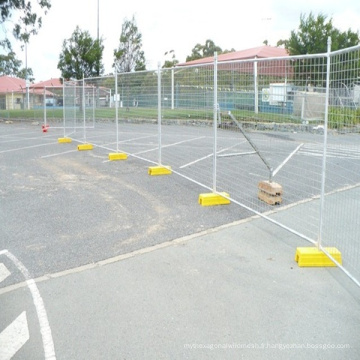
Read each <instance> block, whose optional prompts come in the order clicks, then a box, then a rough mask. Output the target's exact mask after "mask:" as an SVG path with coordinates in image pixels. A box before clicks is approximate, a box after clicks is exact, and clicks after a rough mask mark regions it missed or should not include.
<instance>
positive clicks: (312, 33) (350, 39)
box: [284, 13, 360, 55]
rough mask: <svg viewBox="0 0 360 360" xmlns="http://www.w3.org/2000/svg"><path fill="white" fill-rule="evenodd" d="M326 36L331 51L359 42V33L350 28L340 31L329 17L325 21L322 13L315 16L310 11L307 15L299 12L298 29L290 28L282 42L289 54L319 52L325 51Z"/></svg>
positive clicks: (325, 17)
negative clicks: (288, 33) (286, 37)
mask: <svg viewBox="0 0 360 360" xmlns="http://www.w3.org/2000/svg"><path fill="white" fill-rule="evenodd" d="M328 37H330V38H331V49H332V50H333V51H334V50H341V49H345V48H347V47H350V46H355V45H358V44H359V42H360V38H359V33H355V32H353V31H351V29H349V30H347V31H344V32H341V31H340V30H339V29H337V28H335V27H334V25H333V22H332V19H331V18H330V19H329V20H328V21H327V16H326V15H324V14H319V15H318V16H317V17H315V16H314V15H313V13H310V14H309V15H308V17H306V16H305V15H304V14H301V16H300V25H299V28H298V31H295V30H292V31H291V34H290V38H289V39H288V40H286V41H284V43H285V47H286V49H287V50H288V51H289V54H290V55H302V54H320V53H325V52H326V51H327V39H328Z"/></svg>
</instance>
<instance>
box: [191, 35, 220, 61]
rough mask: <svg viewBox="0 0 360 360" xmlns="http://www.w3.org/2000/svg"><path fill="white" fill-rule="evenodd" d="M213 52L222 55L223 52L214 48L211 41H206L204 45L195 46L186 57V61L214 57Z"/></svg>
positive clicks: (216, 47)
mask: <svg viewBox="0 0 360 360" xmlns="http://www.w3.org/2000/svg"><path fill="white" fill-rule="evenodd" d="M215 52H217V53H218V55H219V54H222V53H223V51H222V49H221V48H220V47H219V46H216V45H215V43H214V42H213V41H212V40H206V41H205V44H204V45H201V44H199V43H198V44H196V45H195V46H194V48H193V49H192V51H191V55H189V56H187V57H186V61H193V60H197V59H203V58H206V57H211V56H214V54H215Z"/></svg>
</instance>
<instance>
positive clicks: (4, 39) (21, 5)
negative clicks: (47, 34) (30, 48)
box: [0, 0, 51, 51]
mask: <svg viewBox="0 0 360 360" xmlns="http://www.w3.org/2000/svg"><path fill="white" fill-rule="evenodd" d="M36 6H37V7H38V8H39V9H40V10H41V11H44V13H45V14H46V13H47V11H48V10H49V9H50V8H51V0H37V1H34V0H27V1H25V0H0V26H1V28H2V30H3V31H2V32H1V35H0V46H1V47H3V48H4V49H8V50H9V51H11V42H10V40H9V36H8V35H7V32H8V31H9V29H7V27H6V25H7V24H9V25H10V26H11V31H12V34H13V36H14V38H15V39H16V40H20V41H22V42H25V43H27V42H29V38H30V36H31V35H36V34H37V32H38V30H39V29H40V28H41V25H42V17H41V16H39V15H38V14H37V13H36V11H37V10H36V9H34V7H36ZM13 15H15V16H17V17H18V18H17V19H16V21H14V20H13V19H12V17H13Z"/></svg>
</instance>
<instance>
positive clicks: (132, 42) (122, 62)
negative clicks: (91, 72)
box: [113, 16, 146, 73]
mask: <svg viewBox="0 0 360 360" xmlns="http://www.w3.org/2000/svg"><path fill="white" fill-rule="evenodd" d="M113 67H114V68H116V70H117V71H118V72H119V73H124V72H132V71H141V70H146V64H145V55H144V51H143V50H142V34H141V33H140V32H139V29H138V27H137V25H136V21H135V17H134V16H133V17H132V19H131V20H126V19H125V21H124V23H123V25H122V29H121V35H120V39H119V46H118V48H117V49H115V50H114V64H113Z"/></svg>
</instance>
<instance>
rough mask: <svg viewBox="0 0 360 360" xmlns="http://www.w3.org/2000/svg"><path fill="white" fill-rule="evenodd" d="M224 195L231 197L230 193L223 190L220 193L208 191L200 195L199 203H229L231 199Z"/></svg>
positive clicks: (210, 204) (202, 204)
mask: <svg viewBox="0 0 360 360" xmlns="http://www.w3.org/2000/svg"><path fill="white" fill-rule="evenodd" d="M224 196H226V197H229V194H228V193H225V192H222V193H219V194H215V193H208V194H200V195H199V204H200V205H201V206H214V205H228V204H230V200H229V199H226V198H225V197H224Z"/></svg>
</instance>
